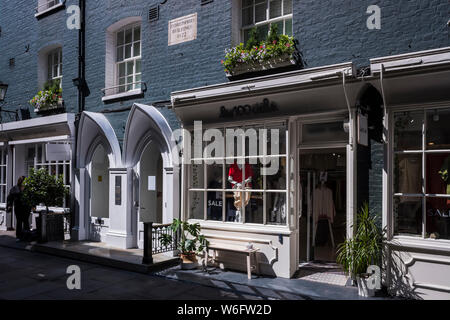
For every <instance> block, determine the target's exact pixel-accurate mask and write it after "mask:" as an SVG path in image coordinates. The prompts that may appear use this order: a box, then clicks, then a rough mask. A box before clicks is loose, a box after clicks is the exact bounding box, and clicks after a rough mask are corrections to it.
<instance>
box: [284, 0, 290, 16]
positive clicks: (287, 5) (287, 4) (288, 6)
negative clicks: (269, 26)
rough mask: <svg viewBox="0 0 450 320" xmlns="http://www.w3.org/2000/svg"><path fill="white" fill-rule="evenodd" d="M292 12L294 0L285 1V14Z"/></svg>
mask: <svg viewBox="0 0 450 320" xmlns="http://www.w3.org/2000/svg"><path fill="white" fill-rule="evenodd" d="M291 13H292V0H284V1H283V15H287V14H291Z"/></svg>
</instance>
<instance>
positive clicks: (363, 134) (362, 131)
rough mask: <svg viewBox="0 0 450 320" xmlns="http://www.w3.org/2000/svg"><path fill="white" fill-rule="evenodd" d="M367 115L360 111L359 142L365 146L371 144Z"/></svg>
mask: <svg viewBox="0 0 450 320" xmlns="http://www.w3.org/2000/svg"><path fill="white" fill-rule="evenodd" d="M368 129H369V128H368V123H367V117H366V116H364V115H362V114H360V113H358V143H359V144H360V145H363V146H366V147H367V146H368V145H369V130H368Z"/></svg>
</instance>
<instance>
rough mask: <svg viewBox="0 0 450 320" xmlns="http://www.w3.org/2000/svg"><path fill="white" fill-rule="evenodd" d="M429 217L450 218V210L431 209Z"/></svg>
mask: <svg viewBox="0 0 450 320" xmlns="http://www.w3.org/2000/svg"><path fill="white" fill-rule="evenodd" d="M427 215H428V216H429V217H441V218H450V209H442V210H440V209H429V210H427Z"/></svg>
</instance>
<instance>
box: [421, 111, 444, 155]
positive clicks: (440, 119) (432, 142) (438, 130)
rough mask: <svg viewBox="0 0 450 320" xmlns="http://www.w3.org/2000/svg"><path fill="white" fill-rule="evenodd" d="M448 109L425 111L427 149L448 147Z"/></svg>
mask: <svg viewBox="0 0 450 320" xmlns="http://www.w3.org/2000/svg"><path fill="white" fill-rule="evenodd" d="M449 123H450V110H448V109H443V110H430V111H428V112H427V149H434V150H435V149H450V125H449Z"/></svg>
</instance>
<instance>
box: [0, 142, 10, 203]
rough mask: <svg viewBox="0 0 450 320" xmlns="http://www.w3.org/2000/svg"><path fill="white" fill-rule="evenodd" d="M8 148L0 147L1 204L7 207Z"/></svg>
mask: <svg viewBox="0 0 450 320" xmlns="http://www.w3.org/2000/svg"><path fill="white" fill-rule="evenodd" d="M7 165H8V149H7V147H4V146H3V147H0V205H1V206H2V207H6V198H7V196H8V189H7V188H8V166H7Z"/></svg>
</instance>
